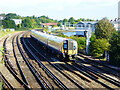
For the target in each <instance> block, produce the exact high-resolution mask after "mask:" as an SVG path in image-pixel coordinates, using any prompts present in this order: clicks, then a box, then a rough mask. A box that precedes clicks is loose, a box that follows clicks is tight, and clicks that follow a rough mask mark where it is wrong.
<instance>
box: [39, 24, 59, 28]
mask: <svg viewBox="0 0 120 90" xmlns="http://www.w3.org/2000/svg"><path fill="white" fill-rule="evenodd" d="M41 25H42V26H43V27H44V26H52V25H54V26H56V25H58V23H42V24H41Z"/></svg>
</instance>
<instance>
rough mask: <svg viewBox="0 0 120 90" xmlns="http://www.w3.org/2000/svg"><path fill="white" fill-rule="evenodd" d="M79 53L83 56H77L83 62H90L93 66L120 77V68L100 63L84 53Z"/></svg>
mask: <svg viewBox="0 0 120 90" xmlns="http://www.w3.org/2000/svg"><path fill="white" fill-rule="evenodd" d="M79 55H80V57H81V58H80V57H79V58H78V57H77V59H79V60H81V61H82V62H84V63H86V64H90V65H92V66H93V67H95V68H97V69H99V70H100V71H102V72H105V73H106V74H109V75H110V76H114V77H117V78H118V79H120V71H119V70H117V69H115V68H112V67H110V66H108V65H105V64H104V63H100V62H98V61H95V60H91V59H90V58H89V57H87V56H84V55H82V54H79Z"/></svg>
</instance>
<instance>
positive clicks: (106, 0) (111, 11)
mask: <svg viewBox="0 0 120 90" xmlns="http://www.w3.org/2000/svg"><path fill="white" fill-rule="evenodd" d="M118 1H119V0H1V1H0V13H5V14H7V13H16V14H17V15H20V16H33V15H35V16H37V17H38V16H42V15H45V16H48V17H50V18H52V19H57V20H61V19H64V18H66V19H69V18H70V17H74V18H75V19H79V18H85V19H87V18H89V19H94V20H97V19H99V20H100V19H102V18H104V17H107V18H108V19H114V18H117V17H118Z"/></svg>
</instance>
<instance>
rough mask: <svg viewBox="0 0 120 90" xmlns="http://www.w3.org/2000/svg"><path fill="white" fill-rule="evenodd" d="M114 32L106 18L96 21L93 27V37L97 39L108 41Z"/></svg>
mask: <svg viewBox="0 0 120 90" xmlns="http://www.w3.org/2000/svg"><path fill="white" fill-rule="evenodd" d="M115 31H116V30H115V28H114V26H113V24H112V23H110V22H109V20H108V19H107V18H103V19H102V20H100V21H98V23H97V25H96V27H95V35H96V38H97V39H102V38H105V39H110V37H111V36H112V34H113V33H114V32H115Z"/></svg>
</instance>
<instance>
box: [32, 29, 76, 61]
mask: <svg viewBox="0 0 120 90" xmlns="http://www.w3.org/2000/svg"><path fill="white" fill-rule="evenodd" d="M30 36H31V38H34V39H36V40H37V41H39V42H40V43H42V45H43V46H44V47H45V48H47V50H49V51H51V52H52V53H54V54H55V55H57V56H58V57H60V58H62V59H70V58H73V59H74V58H75V57H76V55H77V53H78V48H77V42H76V41H75V40H72V39H67V38H63V37H58V36H55V35H50V34H47V33H44V32H41V31H36V30H31V33H30Z"/></svg>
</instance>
